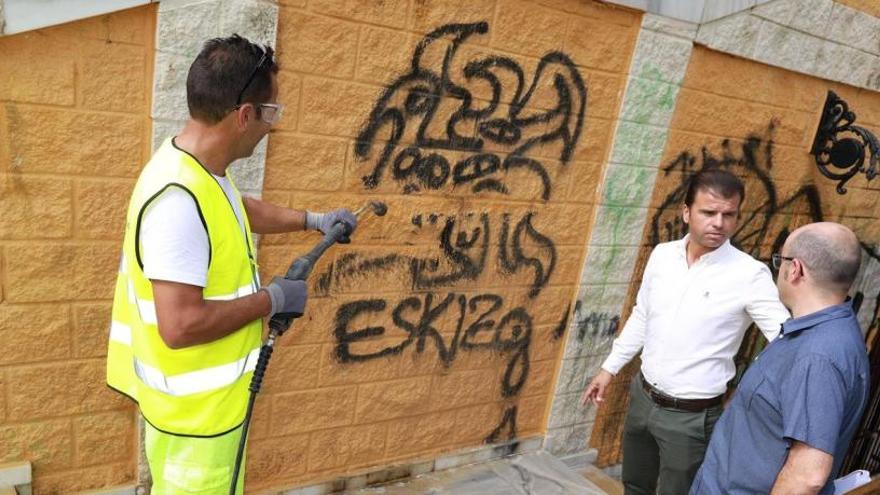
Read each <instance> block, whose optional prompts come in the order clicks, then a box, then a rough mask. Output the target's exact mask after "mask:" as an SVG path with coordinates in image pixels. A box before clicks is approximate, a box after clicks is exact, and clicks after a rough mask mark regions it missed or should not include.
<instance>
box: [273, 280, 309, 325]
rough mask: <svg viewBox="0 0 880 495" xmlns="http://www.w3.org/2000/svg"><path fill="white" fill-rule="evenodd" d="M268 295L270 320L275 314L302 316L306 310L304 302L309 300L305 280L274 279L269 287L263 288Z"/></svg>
mask: <svg viewBox="0 0 880 495" xmlns="http://www.w3.org/2000/svg"><path fill="white" fill-rule="evenodd" d="M263 290H265V291H266V292H268V293H269V299H271V300H272V311H271V312H270V313H269V318H271V317H272V316H273V315H275V314H276V313H290V314H291V315H292V316H295V317H299V316H302V314H303V312H304V311H305V310H306V301H307V300H308V298H309V293H308V287H307V286H306V282H305V280H290V279H286V278H284V277H275V278H273V279H272V281H271V282H269V285H267V286H265V287H263Z"/></svg>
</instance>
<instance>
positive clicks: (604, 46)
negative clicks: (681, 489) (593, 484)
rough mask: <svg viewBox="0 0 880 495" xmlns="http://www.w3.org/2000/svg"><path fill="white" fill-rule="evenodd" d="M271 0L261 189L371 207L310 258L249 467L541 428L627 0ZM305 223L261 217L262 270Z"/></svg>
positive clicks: (258, 470)
mask: <svg viewBox="0 0 880 495" xmlns="http://www.w3.org/2000/svg"><path fill="white" fill-rule="evenodd" d="M279 7H280V8H279V19H278V35H277V46H278V60H279V63H280V65H281V73H280V82H281V90H280V91H281V96H280V98H279V99H280V101H281V102H282V103H284V104H285V105H287V109H286V110H285V116H284V121H283V122H282V123H280V124H279V125H278V127H277V129H276V130H275V131H274V132H273V133H272V135H271V136H270V139H269V146H268V154H267V162H266V170H265V180H264V188H263V198H264V199H268V200H270V201H274V202H278V203H281V204H285V205H290V206H294V207H300V208H309V209H314V210H326V209H329V208H332V207H337V206H348V207H351V208H354V207H358V206H360V205H361V204H363V203H364V201H366V200H368V199H380V200H383V201H385V202H386V203H387V204H388V207H389V210H388V215H387V216H385V217H384V218H375V217H364V218H363V219H362V222H361V226H360V227H359V230H358V232H357V233H356V235H355V236H354V241H353V242H352V244H350V245H348V246H336V247H334V248H333V249H332V250H331V251H330V252H329V253H328V254H327V255H326V256H325V258H324V259H323V260H322V261H321V263H320V264H319V266H318V267H317V269H316V270H315V272H314V273H313V275H312V280H311V282H312V284H311V289H312V292H311V299H310V301H309V310H308V312H307V314H306V316H305V317H304V318H303V319H301V320H300V321H297V322H296V324H295V327H294V328H293V330H291V331H290V332H289V333H288V334H286V335H285V336H284V337H283V338H282V340H281V342H280V346H281V347H280V348H279V349H278V350H277V351H276V353H275V357H273V363H272V364H271V366H270V368H271V369H270V371H269V374H268V375H269V377H268V378H267V384H266V388H265V390H266V392H265V394H264V395H263V396H261V397H260V401H259V402H258V405H257V413H256V414H257V419H256V421H255V423H254V430H253V435H252V437H251V443H250V451H249V465H248V469H249V471H248V478H247V480H248V486H249V487H253V488H255V489H261V488H265V487H277V486H284V485H289V486H300V485H308V484H311V483H317V482H320V481H324V480H332V479H335V478H339V477H345V476H347V475H351V474H355V473H358V472H365V471H370V470H371V469H376V468H379V467H384V466H388V465H393V464H398V463H403V464H405V463H410V462H415V461H418V460H422V459H432V458H434V457H437V456H438V455H441V454H446V453H450V452H457V451H461V450H464V449H470V448H476V447H480V446H482V445H485V444H487V443H488V444H493V443H500V442H504V441H508V440H516V439H526V438H528V437H530V436H536V435H542V434H543V432H544V430H545V427H546V423H547V418H548V414H549V408H550V405H551V399H552V396H553V382H554V380H555V376H556V374H557V372H558V364H559V357H560V353H561V351H562V347H563V345H562V344H563V343H564V341H563V334H564V333H565V330H566V328H567V321H568V318H569V317H568V313H569V312H570V308H571V306H572V302H573V298H574V297H575V295H576V294H577V292H578V289H579V286H580V284H581V280H580V270H581V265H582V263H583V259H584V256H585V252H586V244H587V239H588V234H589V232H590V227H591V225H592V222H593V218H594V216H595V204H596V203H597V200H598V193H599V190H600V183H601V181H602V176H603V173H604V172H603V168H604V165H603V164H604V163H605V161H606V159H607V156H608V153H609V150H610V143H611V137H612V135H613V132H614V129H615V118H616V115H617V113H618V111H619V107H620V105H621V97H622V94H623V89H624V85H625V83H626V74H627V71H628V68H629V61H630V58H631V53H632V51H633V47H634V45H635V41H636V36H637V34H638V30H639V25H640V18H641V14H639V13H637V12H633V11H628V10H626V9H622V8H617V7H613V6H608V5H603V4H600V3H593V2H564V1H562V2H560V1H549V0H548V1H541V2H525V1H493V0H481V1H477V2H473V1H470V2H448V1H444V2H440V1H430V0H427V1H426V0H416V1H412V2H410V1H406V0H397V1H392V2H384V3H373V2H356V1H340V0H337V1H329V0H328V1H311V2H308V4H306V2H292V1H281V2H279ZM317 239H318V237H317V236H316V235H308V234H307V235H302V234H298V235H283V236H264V237H263V239H262V241H261V248H260V253H259V254H260V260H261V273H262V274H263V276H264V278H268V277H270V276H271V275H274V274H278V273H282V272H283V271H284V270H285V269H286V266H287V264H288V263H290V261H291V260H292V259H293V258H294V256H295V255H297V254H300V253H303V252H305V250H307V249H308V247H309V246H310V245H311V244H312V243H314V242H315V241H317ZM622 282H623V281H622ZM585 441H586V436H584V437H582V438H581V442H582V443H583V442H585Z"/></svg>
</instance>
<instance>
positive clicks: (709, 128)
mask: <svg viewBox="0 0 880 495" xmlns="http://www.w3.org/2000/svg"><path fill="white" fill-rule="evenodd" d="M828 90H832V91H834V92H835V93H837V94H838V95H839V96H840V97H841V98H843V99H844V100H845V101H847V103H848V104H849V109H850V110H852V111H853V112H855V114H856V116H857V120H856V124H857V125H860V126H863V127H865V128H867V129H869V130H870V131H871V132H873V133H874V134H875V135H876V134H877V133H878V132H880V112H878V109H880V93H876V92H873V91H868V90H863V89H858V88H853V87H849V86H844V85H842V84H838V83H832V82H828V81H824V80H821V79H817V78H815V77H810V76H806V75H802V74H797V73H794V72H791V71H787V70H784V69H780V68H776V67H770V66H767V65H764V64H761V63H758V62H752V61H748V60H744V59H740V58H737V57H734V56H731V55H726V54H722V53H718V52H715V51H712V50H709V49H707V48H703V47H699V46H698V47H695V48H694V52H693V55H692V57H691V61H690V64H689V66H688V71H687V76H686V78H685V81H684V84H683V87H682V90H681V93H680V94H679V97H678V101H677V104H676V109H675V114H674V116H673V120H672V123H671V126H670V127H671V128H670V132H669V137H668V140H667V143H666V148H665V151H664V155H663V160H662V161H661V169H660V172H659V174H658V176H657V182H656V185H655V189H654V193H653V196H652V201H651V210H650V212H649V215H648V220H649V221H648V224H647V225H646V227H645V234H644V237H643V240H644V242H643V246H644V247H643V249H642V253H641V257H640V259H641V262H640V267H639V269H637V270H636V276H635V277H634V280H633V282H632V285H631V288H630V298H629V299H630V302H629V305H628V306H629V307H631V306H632V304H633V301H634V296H635V294H636V292H637V291H638V287H639V284H640V280H641V272H642V271H643V269H644V264H645V263H646V262H647V256H648V254H649V253H650V250H651V248H652V247H653V246H654V245H655V244H656V243H657V242H665V241H669V240H672V239H677V238H680V237H682V236H683V235H684V230H683V228H684V226H683V224H682V221H681V204H682V202H683V198H684V192H685V190H686V180H687V178H688V177H689V176H690V174H692V173H694V172H696V171H697V170H699V169H701V168H702V167H704V166H722V167H725V168H728V169H729V170H731V171H732V172H734V173H735V174H737V175H738V176H740V177H741V178H742V179H743V181H744V182H745V185H746V199H745V202H744V204H743V207H742V213H741V217H740V224H739V227H738V232H737V233H736V234H735V235H734V237H733V242H734V244H736V245H738V247H740V249H743V250H744V251H746V252H747V253H749V254H751V255H752V256H755V257H756V258H758V259H761V260H763V261H765V262H767V261H768V260H769V259H770V255H771V254H772V253H773V252H774V251H778V250H779V248H781V245H782V242H784V240H785V236H786V235H787V233H788V232H791V231H793V230H794V229H796V228H797V227H799V226H801V225H804V224H807V223H811V222H815V221H819V220H828V221H834V222H840V223H843V224H845V225H847V226H849V227H850V228H851V229H852V230H853V231H854V232H855V233H856V234H857V235H858V237H859V239H860V240H861V241H862V242H863V243H864V244H865V245H866V246H875V247H874V248H868V247H866V248H865V250H864V251H863V260H864V263H863V264H866V265H867V264H876V263H877V262H878V261H880V252H878V251H877V248H876V246H877V245H878V244H880V210H878V209H877V205H878V201H880V181H878V180H876V179H875V180H873V181H868V180H867V179H866V178H865V175H864V174H858V175H857V176H856V177H855V178H853V179H852V180H851V181H850V182H848V183H847V184H846V189H847V193H846V194H839V193H838V192H837V191H836V187H837V182H835V181H832V180H830V179H828V178H825V177H824V176H823V175H822V174H821V173H820V172H819V170H818V168H817V167H816V162H815V158H814V157H813V155H811V154H810V153H809V152H810V149H811V147H812V144H813V139H814V136H815V134H816V129H817V127H818V124H819V119H820V116H821V113H822V108H823V105H824V103H825V98H826V94H827V92H828ZM839 171H840V170H838V172H839ZM856 290H858V291H861V292H863V294H864V298H865V299H864V300H865V303H864V304H863V305H862V308H861V312H860V316H862V317H866V319H867V320H868V321H872V323H871V324H870V327H869V328H868V329H866V330H867V331H869V332H876V331H877V329H878V326H880V321H878V320H877V314H878V313H877V308H876V305H877V297H878V292H880V287H873V286H870V287H857V288H856ZM866 315H867V316H866ZM870 315H873V320H872V319H871V318H872V317H871V316H870ZM624 316H625V315H624ZM624 320H625V318H624ZM627 370H628V371H629V373H621V375H626V376H625V377H624V379H622V380H620V382H619V383H618V386H617V387H615V391H614V393H613V395H612V398H611V399H610V401H609V402H608V404H607V405H606V406H605V407H606V408H605V410H604V412H603V413H601V414H600V416H599V417H598V418H597V420H596V424H595V427H594V430H593V431H594V433H593V441H592V443H593V445H594V446H595V447H598V448H599V449H600V462H603V463H606V464H614V463H616V462H619V460H620V445H619V439H620V434H621V432H622V429H623V417H624V414H625V412H626V407H627V393H626V388H627V387H626V385H627V383H628V381H629V377H630V376H631V375H632V374H633V373H634V372H635V371H637V370H638V365H630V366H629V367H628V368H627Z"/></svg>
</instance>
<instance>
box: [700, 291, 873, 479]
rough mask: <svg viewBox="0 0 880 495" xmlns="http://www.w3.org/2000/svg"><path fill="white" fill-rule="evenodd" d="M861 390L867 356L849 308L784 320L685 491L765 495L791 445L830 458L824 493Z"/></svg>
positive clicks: (856, 417) (857, 411) (861, 404)
mask: <svg viewBox="0 0 880 495" xmlns="http://www.w3.org/2000/svg"><path fill="white" fill-rule="evenodd" d="M869 385H870V370H869V364H868V354H867V351H866V349H865V343H864V339H863V337H862V333H861V331H860V330H859V323H858V321H857V320H856V316H855V313H854V312H853V310H852V306H851V304H850V303H849V302H846V303H843V304H839V305H836V306H831V307H829V308H825V309H823V310H821V311H817V312H815V313H812V314H809V315H806V316H802V317H800V318H793V319H790V320H788V321H786V322H785V323H783V325H782V332H781V335H780V336H779V337H777V338H776V339H775V340H773V342H771V343H770V344H768V345H767V347H766V348H765V349H764V351H762V352H761V353H760V354H759V355H758V356H757V357H756V358H755V360H754V362H752V364H751V366H749V369H748V370H747V371H746V373H745V375H744V376H743V378H742V381H741V382H740V384H739V388H738V389H737V391H736V393H735V394H734V396H733V399H732V400H731V402H730V405H729V406H728V408H727V409H726V410H725V411H724V414H723V415H722V416H721V419H720V420H718V424H717V425H716V426H715V430H714V433H713V435H712V439H711V441H710V442H709V447H708V450H707V452H706V457H705V459H704V461H703V465H702V466H701V467H700V470H699V472H698V473H697V476H696V478H695V479H694V484H693V486H691V493H692V494H698V495H703V494H722V493H724V494H728V493H730V494H745V493H750V494H751V493H769V492H770V489H771V488H772V487H773V483H774V482H775V481H776V477H777V475H778V474H779V471H780V470H781V469H782V466H783V464H784V463H785V460H786V457H787V455H788V448H789V447H790V446H791V442H792V440H797V441H799V442H802V443H805V444H807V445H809V446H811V447H813V448H816V449H819V450H822V451H824V452H827V453H829V454H831V455H833V456H834V466H833V467H832V469H831V476H830V477H829V479H828V482H827V483H826V485H825V487H824V488H823V489H822V491H821V492H820V493H822V494H830V493H832V492H833V486H832V480H833V479H834V478H835V477H836V475H837V472H838V470H839V469H840V465H841V463H842V462H843V457H844V456H845V455H846V451H847V449H848V447H849V443H850V441H851V440H852V437H853V434H854V433H855V431H856V429H857V428H858V425H859V421H860V419H861V417H862V412H863V411H864V409H865V404H866V403H867V401H868V387H869Z"/></svg>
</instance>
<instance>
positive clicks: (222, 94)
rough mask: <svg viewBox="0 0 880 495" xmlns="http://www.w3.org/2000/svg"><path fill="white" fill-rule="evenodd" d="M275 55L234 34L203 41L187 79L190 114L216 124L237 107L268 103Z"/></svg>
mask: <svg viewBox="0 0 880 495" xmlns="http://www.w3.org/2000/svg"><path fill="white" fill-rule="evenodd" d="M274 54H275V52H274V51H273V50H272V47H270V46H268V45H263V46H262V47H261V46H260V45H257V44H256V43H251V42H250V41H248V40H247V39H246V38H242V37H241V36H239V35H237V34H234V35H232V36H230V37H228V38H214V39H212V40H208V41H206V42H205V45H204V46H203V47H202V51H201V52H199V55H198V56H197V57H196V59H195V60H194V61H193V63H192V65H191V66H190V68H189V74H188V75H187V78H186V104H187V106H188V107H189V115H190V116H191V117H192V118H193V119H196V120H199V121H202V122H206V123H208V124H216V123H217V122H220V121H221V120H223V117H225V116H226V114H228V113H229V112H230V111H231V110H232V109H234V108H235V107H236V105H240V104H242V103H265V102H266V101H268V100H269V98H271V96H272V76H271V75H272V74H277V73H278V64H277V63H276V62H275V58H274ZM260 61H262V63H260ZM257 64H259V66H258V65H257Z"/></svg>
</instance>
